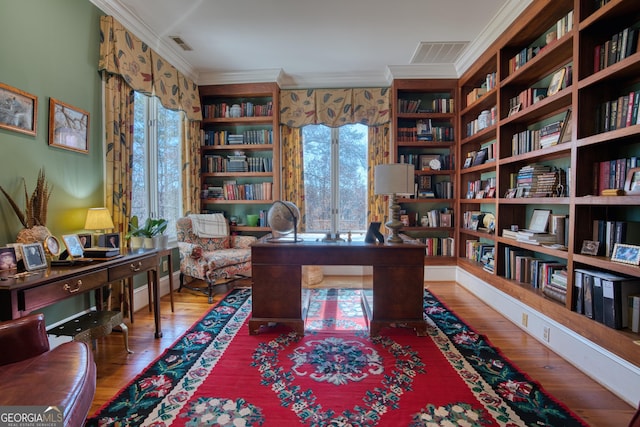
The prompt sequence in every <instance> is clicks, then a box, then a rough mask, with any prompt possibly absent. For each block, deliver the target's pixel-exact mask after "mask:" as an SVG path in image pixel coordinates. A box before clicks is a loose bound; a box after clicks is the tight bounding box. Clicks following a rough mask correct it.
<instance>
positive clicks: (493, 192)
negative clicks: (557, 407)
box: [487, 187, 496, 199]
mask: <svg viewBox="0 0 640 427" xmlns="http://www.w3.org/2000/svg"><path fill="white" fill-rule="evenodd" d="M494 197H496V187H489V189H488V190H487V198H488V199H493V198H494Z"/></svg>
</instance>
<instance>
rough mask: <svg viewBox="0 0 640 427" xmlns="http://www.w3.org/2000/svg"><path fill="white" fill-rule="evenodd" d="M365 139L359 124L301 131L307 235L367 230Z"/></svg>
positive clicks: (311, 127)
mask: <svg viewBox="0 0 640 427" xmlns="http://www.w3.org/2000/svg"><path fill="white" fill-rule="evenodd" d="M367 135H368V129H367V126H365V125H361V124H355V125H344V126H341V127H340V128H329V127H327V126H324V125H307V126H305V127H304V128H303V129H302V140H303V153H304V193H305V206H306V224H305V228H306V231H307V232H322V233H326V232H331V234H332V235H334V234H335V233H336V232H340V233H343V235H344V233H346V232H348V231H352V232H363V231H365V230H366V228H367V159H368V156H367V146H368V137H367Z"/></svg>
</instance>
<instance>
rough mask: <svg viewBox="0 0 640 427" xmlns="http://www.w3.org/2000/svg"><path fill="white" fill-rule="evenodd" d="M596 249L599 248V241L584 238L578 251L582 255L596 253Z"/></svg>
mask: <svg viewBox="0 0 640 427" xmlns="http://www.w3.org/2000/svg"><path fill="white" fill-rule="evenodd" d="M598 249H600V242H597V241H595V240H585V241H583V242H582V249H580V253H581V254H582V255H593V256H595V255H598Z"/></svg>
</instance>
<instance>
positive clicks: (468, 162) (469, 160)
mask: <svg viewBox="0 0 640 427" xmlns="http://www.w3.org/2000/svg"><path fill="white" fill-rule="evenodd" d="M471 163H473V157H471V156H470V157H467V158H466V159H464V165H462V169H466V168H468V167H470V166H471Z"/></svg>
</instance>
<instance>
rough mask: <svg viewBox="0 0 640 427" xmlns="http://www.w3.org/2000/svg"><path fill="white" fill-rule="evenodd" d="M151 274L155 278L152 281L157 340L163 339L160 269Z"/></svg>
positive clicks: (150, 271) (152, 271)
mask: <svg viewBox="0 0 640 427" xmlns="http://www.w3.org/2000/svg"><path fill="white" fill-rule="evenodd" d="M149 273H150V274H151V275H152V276H153V278H152V279H153V280H152V283H153V284H152V286H153V292H152V293H153V312H154V313H153V317H154V319H155V323H156V334H155V337H156V338H162V325H161V318H160V291H159V289H158V288H159V286H158V282H159V280H158V277H159V274H158V269H157V268H156V269H155V270H149Z"/></svg>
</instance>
